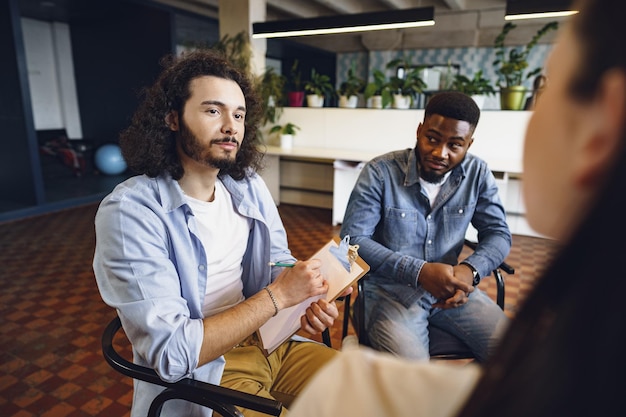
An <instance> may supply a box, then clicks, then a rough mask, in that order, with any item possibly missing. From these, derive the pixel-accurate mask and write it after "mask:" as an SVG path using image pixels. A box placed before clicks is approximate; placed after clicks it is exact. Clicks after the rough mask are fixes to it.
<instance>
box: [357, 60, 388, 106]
mask: <svg viewBox="0 0 626 417" xmlns="http://www.w3.org/2000/svg"><path fill="white" fill-rule="evenodd" d="M363 96H364V97H365V99H366V100H367V99H369V98H370V97H374V96H381V97H382V106H383V108H385V107H387V106H388V105H389V104H391V90H390V86H389V82H388V80H387V76H385V73H384V72H382V71H381V70H378V69H375V70H374V72H373V73H372V81H370V82H369V83H367V85H366V86H365V90H364V91H363Z"/></svg>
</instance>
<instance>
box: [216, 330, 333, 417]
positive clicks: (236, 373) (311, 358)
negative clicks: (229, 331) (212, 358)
mask: <svg viewBox="0 0 626 417" xmlns="http://www.w3.org/2000/svg"><path fill="white" fill-rule="evenodd" d="M337 353H338V351H336V350H334V349H331V348H328V347H327V346H326V345H323V344H320V343H316V342H296V341H291V340H290V341H287V342H285V343H283V344H282V345H280V346H279V347H278V348H277V349H276V350H275V351H274V352H272V353H271V354H270V355H269V356H267V357H266V356H265V355H264V354H263V352H262V351H261V349H259V348H258V347H257V346H254V345H252V346H238V347H235V348H233V349H232V350H230V351H229V352H228V353H226V354H225V355H224V358H225V359H226V367H225V368H224V374H223V375H222V382H221V385H222V386H224V387H228V388H232V389H236V390H238V391H243V392H247V393H250V394H255V395H259V396H261V397H265V398H272V399H275V400H277V401H280V402H282V403H283V405H284V408H283V411H282V413H281V416H285V415H287V414H286V410H285V408H289V405H290V404H291V402H292V401H293V400H294V398H295V397H296V396H297V395H298V394H299V393H300V391H301V390H302V388H303V387H304V385H305V384H306V383H307V382H308V381H309V379H310V378H311V377H312V376H313V374H314V373H315V372H317V371H318V369H320V368H321V367H322V366H323V365H324V364H325V363H326V362H328V361H329V360H330V359H331V358H333V357H334V355H336V354H337ZM242 412H243V413H244V415H245V416H246V417H253V416H254V417H257V416H259V417H260V416H266V414H262V413H257V412H254V411H251V410H242Z"/></svg>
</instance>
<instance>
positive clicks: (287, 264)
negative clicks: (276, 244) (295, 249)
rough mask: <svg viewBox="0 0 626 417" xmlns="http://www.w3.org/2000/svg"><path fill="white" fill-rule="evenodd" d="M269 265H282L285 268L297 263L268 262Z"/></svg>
mask: <svg viewBox="0 0 626 417" xmlns="http://www.w3.org/2000/svg"><path fill="white" fill-rule="evenodd" d="M268 265H269V266H282V267H283V268H293V267H294V265H295V264H290V263H285V262H268Z"/></svg>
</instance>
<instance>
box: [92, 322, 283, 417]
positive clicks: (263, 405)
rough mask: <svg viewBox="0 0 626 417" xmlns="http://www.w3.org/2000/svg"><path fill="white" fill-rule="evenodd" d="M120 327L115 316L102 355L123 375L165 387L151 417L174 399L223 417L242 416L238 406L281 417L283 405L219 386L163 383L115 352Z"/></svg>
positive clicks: (187, 381) (106, 332) (186, 380)
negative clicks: (115, 342) (115, 340)
mask: <svg viewBox="0 0 626 417" xmlns="http://www.w3.org/2000/svg"><path fill="white" fill-rule="evenodd" d="M121 328H122V323H121V321H120V319H119V317H115V318H114V319H113V320H112V321H111V322H110V323H109V324H108V325H107V327H106V328H105V330H104V333H103V335H102V353H103V354H104V358H105V359H106V361H107V362H108V363H109V365H111V367H112V368H113V369H115V370H116V371H118V372H120V373H122V374H123V375H126V376H129V377H131V378H133V379H139V380H142V381H146V382H150V383H152V384H156V385H161V386H163V387H165V390H163V392H161V394H159V395H158V396H157V397H156V398H155V399H154V400H153V401H152V404H151V405H150V410H149V411H148V417H158V416H159V415H160V414H161V409H162V407H163V404H164V403H165V402H166V401H168V400H172V399H181V400H186V401H190V402H192V403H195V404H199V405H202V406H205V407H208V408H211V409H213V410H214V411H215V412H216V413H219V414H220V415H222V416H224V417H243V414H242V413H241V411H240V410H239V409H237V408H236V406H238V407H243V408H247V409H250V410H255V411H259V412H262V413H265V414H268V415H272V416H278V415H279V414H280V412H281V411H282V404H281V403H280V402H279V401H274V400H271V399H268V398H263V397H259V396H257V395H252V394H248V393H245V392H241V391H236V390H233V389H230V388H225V387H220V386H219V385H214V384H210V383H207V382H203V381H196V380H194V379H190V378H184V379H181V380H180V381H177V382H166V381H163V380H162V379H161V378H159V376H158V375H157V373H156V372H155V371H154V370H153V369H150V368H147V367H145V366H140V365H137V364H134V363H132V362H131V361H129V360H127V359H125V358H123V357H122V356H121V355H120V354H119V353H118V352H117V351H116V350H115V348H114V346H113V340H114V338H115V334H116V333H117V332H118V330H120V329H121Z"/></svg>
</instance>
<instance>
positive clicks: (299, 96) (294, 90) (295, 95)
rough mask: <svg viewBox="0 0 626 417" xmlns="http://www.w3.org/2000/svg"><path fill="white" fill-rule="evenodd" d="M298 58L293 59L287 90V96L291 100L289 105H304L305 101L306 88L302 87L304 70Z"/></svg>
mask: <svg viewBox="0 0 626 417" xmlns="http://www.w3.org/2000/svg"><path fill="white" fill-rule="evenodd" d="M298 65H299V62H298V59H297V58H296V59H294V60H293V64H292V65H291V70H290V71H289V80H288V81H289V82H288V88H289V91H288V92H287V98H288V100H289V106H291V107H302V104H303V102H304V90H303V89H302V72H300V68H299V66H298Z"/></svg>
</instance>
